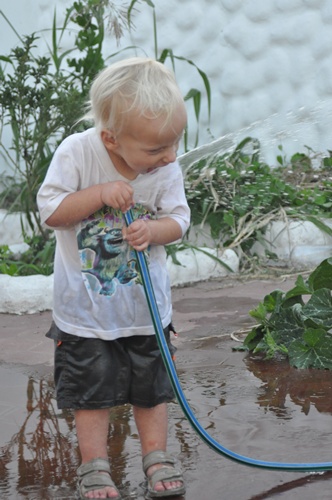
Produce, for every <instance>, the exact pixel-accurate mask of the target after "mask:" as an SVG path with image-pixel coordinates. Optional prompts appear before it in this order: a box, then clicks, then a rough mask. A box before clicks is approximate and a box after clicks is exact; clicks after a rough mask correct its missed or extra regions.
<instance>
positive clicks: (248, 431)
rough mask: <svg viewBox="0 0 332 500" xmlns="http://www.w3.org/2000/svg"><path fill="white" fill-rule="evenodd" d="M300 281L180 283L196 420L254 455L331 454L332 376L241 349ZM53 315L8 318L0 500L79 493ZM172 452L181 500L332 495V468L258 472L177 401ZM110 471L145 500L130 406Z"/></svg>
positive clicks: (184, 353) (0, 365) (178, 305)
mask: <svg viewBox="0 0 332 500" xmlns="http://www.w3.org/2000/svg"><path fill="white" fill-rule="evenodd" d="M293 284H294V280H292V279H289V280H288V281H287V280H286V281H251V282H249V281H247V282H245V283H241V282H239V281H235V280H229V281H227V280H221V281H211V282H204V283H199V284H196V285H193V286H190V287H186V288H176V289H174V290H173V304H174V324H175V326H176V328H177V330H178V331H179V337H178V338H177V339H175V340H174V344H175V345H176V346H177V348H178V351H177V360H176V364H177V369H178V374H179V379H180V381H181V385H182V388H183V390H184V393H185V395H186V398H187V400H188V403H189V404H190V406H191V408H192V410H193V411H194V413H195V415H196V417H197V419H198V420H199V422H200V423H201V425H202V426H203V427H204V428H205V429H206V431H207V432H208V433H209V434H210V435H211V436H212V437H213V438H214V439H215V440H216V441H217V442H219V443H221V445H222V446H223V447H225V448H226V449H229V450H232V451H233V452H235V453H237V454H239V455H244V456H247V457H252V458H254V459H256V460H262V461H263V460H264V461H273V462H287V463H291V462H303V463H307V462H310V463H312V462H329V461H332V446H331V443H332V438H331V430H332V425H331V424H332V415H331V413H332V397H331V396H332V372H329V371H318V370H294V369H291V368H290V367H289V365H288V364H287V363H282V362H271V361H263V360H262V359H259V358H255V357H252V356H247V355H246V354H244V353H242V352H235V351H233V350H232V348H233V347H234V346H236V345H238V344H237V342H236V340H234V335H232V336H231V334H232V333H234V332H235V338H236V337H237V338H239V339H241V337H242V334H241V331H242V330H244V329H248V328H249V327H250V325H252V324H253V320H252V318H250V316H249V315H248V311H249V310H250V309H251V308H253V307H255V306H256V305H257V303H258V302H259V301H260V300H262V299H263V297H264V295H265V294H267V293H269V292H270V291H272V290H275V289H276V288H279V289H283V290H288V289H290V288H291V287H292V286H293ZM50 321H51V313H50V312H45V313H42V314H34V315H25V316H12V315H6V314H0V347H1V349H0V379H1V384H0V499H1V500H7V499H13V500H21V499H29V500H49V499H74V498H76V496H75V495H76V474H75V471H76V468H77V466H78V465H79V452H78V447H77V440H76V434H75V428H74V425H73V417H72V415H71V413H70V412H62V411H59V410H58V409H57V406H56V402H55V399H54V388H53V381H52V379H53V376H52V365H53V345H52V342H51V341H49V340H48V339H46V338H45V336H44V334H45V332H46V331H47V329H48V327H49V324H50ZM169 412H170V425H169V451H170V452H172V453H173V454H174V455H175V456H176V457H177V458H178V459H179V460H180V462H181V463H182V467H183V470H184V475H185V479H186V482H187V493H186V495H185V497H183V500H184V498H185V500H201V499H204V500H205V499H211V500H224V499H225V500H261V499H262V500H263V499H276V498H278V499H287V500H288V499H289V500H297V499H301V500H309V499H310V500H312V499H320V500H327V499H331V498H332V493H331V491H332V472H323V473H304V472H287V471H279V470H267V469H261V468H259V467H248V466H246V465H243V464H241V463H238V462H236V461H231V460H229V459H227V458H225V457H224V456H223V455H220V454H218V453H216V452H215V451H214V450H213V449H212V448H211V447H209V446H207V444H206V443H205V442H203V440H202V439H201V438H200V437H199V436H198V435H197V434H196V432H195V431H194V430H193V428H192V426H191V425H190V423H189V422H188V421H187V419H186V418H185V417H184V415H183V412H182V410H181V407H180V405H179V404H178V403H172V404H171V405H170V408H169ZM110 424H111V425H110V439H109V444H110V449H109V454H110V458H111V463H112V476H113V479H114V481H115V483H116V484H117V485H118V487H119V489H120V491H121V493H122V495H123V498H124V499H127V500H129V499H137V500H143V499H144V498H145V496H144V485H143V483H142V481H143V473H142V468H141V457H140V447H139V440H138V436H137V431H136V428H135V425H134V421H133V418H132V413H131V408H130V407H129V406H126V407H121V408H117V409H114V410H112V412H111V417H110Z"/></svg>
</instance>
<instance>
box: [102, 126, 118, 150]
mask: <svg viewBox="0 0 332 500" xmlns="http://www.w3.org/2000/svg"><path fill="white" fill-rule="evenodd" d="M100 136H101V140H102V141H103V144H104V146H105V148H106V149H107V150H108V151H114V150H115V149H116V148H117V147H118V142H117V140H116V137H115V135H114V133H113V131H112V130H102V131H101V134H100Z"/></svg>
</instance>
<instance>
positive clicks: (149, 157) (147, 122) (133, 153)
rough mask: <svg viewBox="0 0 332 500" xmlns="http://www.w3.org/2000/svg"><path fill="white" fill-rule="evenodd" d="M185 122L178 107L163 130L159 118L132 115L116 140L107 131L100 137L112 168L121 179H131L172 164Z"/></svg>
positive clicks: (184, 113) (183, 114)
mask: <svg viewBox="0 0 332 500" xmlns="http://www.w3.org/2000/svg"><path fill="white" fill-rule="evenodd" d="M186 123H187V114H186V110H185V108H184V107H179V110H178V111H177V112H176V113H175V114H174V116H173V118H172V120H171V122H170V124H169V125H168V126H166V127H165V126H164V119H163V118H153V119H149V118H145V117H142V116H138V115H137V114H132V115H131V116H130V117H128V118H127V122H126V124H125V126H124V127H123V129H122V131H121V132H120V134H118V135H117V136H116V137H114V134H113V133H112V132H110V131H103V132H102V134H101V136H102V140H103V142H104V145H105V147H106V149H107V150H108V152H109V155H110V157H111V160H112V161H113V164H114V166H115V168H116V169H117V170H118V171H119V173H120V174H122V175H123V176H124V177H127V178H128V179H134V178H135V177H137V175H138V174H145V173H148V172H151V171H152V170H154V169H156V168H159V167H164V166H166V165H168V164H169V163H172V162H173V161H175V159H176V153H177V150H178V147H179V142H180V140H181V137H182V134H183V130H184V128H185V126H186Z"/></svg>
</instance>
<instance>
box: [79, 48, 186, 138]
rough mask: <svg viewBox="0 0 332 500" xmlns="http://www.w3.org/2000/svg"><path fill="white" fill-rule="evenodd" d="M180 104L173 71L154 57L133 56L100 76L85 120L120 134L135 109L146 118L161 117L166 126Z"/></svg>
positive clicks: (107, 69)
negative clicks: (127, 117)
mask: <svg viewBox="0 0 332 500" xmlns="http://www.w3.org/2000/svg"><path fill="white" fill-rule="evenodd" d="M180 106H184V100H183V97H182V95H181V92H180V89H179V87H178V85H177V83H176V81H175V76H174V74H173V73H172V71H170V70H169V69H167V68H166V67H165V66H164V65H163V64H161V63H159V62H157V61H155V60H153V59H148V58H141V57H134V58H130V59H124V60H122V61H119V62H117V63H115V64H112V65H111V66H109V67H107V68H105V69H104V70H102V71H101V72H100V73H99V75H97V77H96V78H95V80H94V82H93V84H92V86H91V89H90V100H89V103H88V112H87V114H86V115H85V117H84V119H90V120H93V122H94V124H95V127H96V128H97V129H98V130H99V131H101V130H103V129H107V130H112V129H113V130H114V129H116V130H115V131H116V132H117V133H118V132H119V131H120V130H121V128H122V126H123V124H124V122H125V119H126V115H128V113H130V112H132V111H134V112H135V113H138V114H139V115H140V116H144V117H146V118H159V117H160V116H162V117H164V118H165V126H167V125H168V124H169V123H170V121H171V120H172V117H173V115H174V112H175V111H176V110H177V109H178V108H179V107H180Z"/></svg>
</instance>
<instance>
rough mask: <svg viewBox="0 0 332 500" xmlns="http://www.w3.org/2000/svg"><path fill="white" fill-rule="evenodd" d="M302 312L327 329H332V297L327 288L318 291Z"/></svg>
mask: <svg viewBox="0 0 332 500" xmlns="http://www.w3.org/2000/svg"><path fill="white" fill-rule="evenodd" d="M302 312H303V314H304V316H305V317H306V318H308V319H309V318H310V320H312V321H314V322H315V323H316V324H317V325H322V326H324V328H325V329H330V328H332V296H331V291H330V290H329V289H327V288H321V289H319V290H316V292H314V293H313V294H312V296H311V297H310V299H309V301H308V303H307V304H305V305H304V306H303V309H302Z"/></svg>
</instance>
